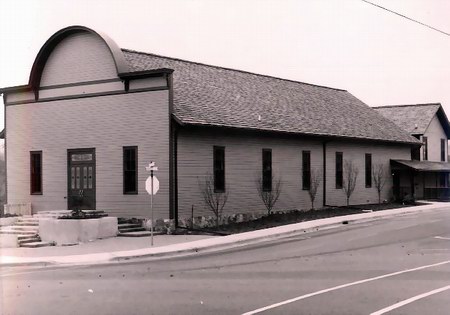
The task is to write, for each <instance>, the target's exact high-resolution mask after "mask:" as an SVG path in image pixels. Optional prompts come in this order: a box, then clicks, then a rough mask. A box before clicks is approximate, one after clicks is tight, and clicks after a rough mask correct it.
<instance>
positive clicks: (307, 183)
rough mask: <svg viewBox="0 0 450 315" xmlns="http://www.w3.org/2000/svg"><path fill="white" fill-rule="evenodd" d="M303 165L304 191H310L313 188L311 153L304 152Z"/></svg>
mask: <svg viewBox="0 0 450 315" xmlns="http://www.w3.org/2000/svg"><path fill="white" fill-rule="evenodd" d="M302 164H303V169H302V172H303V174H302V175H303V181H302V182H303V190H309V189H310V188H311V152H310V151H303V152H302Z"/></svg>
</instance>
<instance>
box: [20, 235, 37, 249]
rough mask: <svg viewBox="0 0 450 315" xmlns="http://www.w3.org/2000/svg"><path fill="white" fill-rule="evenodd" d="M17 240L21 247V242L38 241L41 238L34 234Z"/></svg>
mask: <svg viewBox="0 0 450 315" xmlns="http://www.w3.org/2000/svg"><path fill="white" fill-rule="evenodd" d="M18 241H19V246H20V247H22V245H23V244H28V243H36V242H40V241H41V238H40V237H39V236H34V237H29V238H22V239H20V240H18Z"/></svg>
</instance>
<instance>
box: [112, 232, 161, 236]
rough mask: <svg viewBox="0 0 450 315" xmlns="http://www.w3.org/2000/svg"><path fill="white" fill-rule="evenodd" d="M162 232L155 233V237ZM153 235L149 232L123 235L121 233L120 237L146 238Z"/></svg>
mask: <svg viewBox="0 0 450 315" xmlns="http://www.w3.org/2000/svg"><path fill="white" fill-rule="evenodd" d="M161 234H162V233H161V232H154V233H153V235H161ZM150 235H151V233H150V232H149V231H139V232H126V233H122V232H119V235H118V236H121V237H144V236H150Z"/></svg>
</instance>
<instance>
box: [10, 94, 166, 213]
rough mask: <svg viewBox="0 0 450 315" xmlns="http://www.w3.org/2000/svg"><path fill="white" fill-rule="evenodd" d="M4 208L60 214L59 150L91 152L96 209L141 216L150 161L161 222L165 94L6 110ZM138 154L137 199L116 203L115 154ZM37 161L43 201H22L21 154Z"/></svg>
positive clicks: (25, 174)
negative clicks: (35, 154) (133, 150)
mask: <svg viewBox="0 0 450 315" xmlns="http://www.w3.org/2000/svg"><path fill="white" fill-rule="evenodd" d="M6 122H7V126H6V127H7V129H8V150H7V154H8V157H7V158H8V165H7V167H8V203H12V204H14V203H23V202H31V203H32V205H33V211H34V212H36V211H41V210H55V209H67V199H65V198H64V197H66V196H67V149H77V148H95V149H96V167H97V170H96V175H97V183H96V184H97V192H96V195H97V209H100V210H105V211H107V212H109V213H110V214H116V215H121V216H147V217H148V216H149V204H150V199H149V196H148V194H147V192H146V191H145V187H144V183H145V180H146V178H147V176H148V173H147V172H146V171H145V165H147V164H148V163H149V162H150V160H154V161H155V162H156V163H157V165H158V167H159V170H160V171H159V172H158V173H157V176H158V179H159V180H160V186H161V188H160V191H159V193H158V195H157V197H156V198H155V216H157V217H163V218H166V217H168V215H169V123H168V91H167V90H164V91H153V92H142V93H132V94H121V95H113V96H102V97H93V98H84V99H74V100H62V101H53V102H42V103H35V104H27V105H14V106H7V107H6ZM123 146H138V147H139V156H138V162H139V165H138V174H139V179H138V181H139V184H138V185H139V194H138V195H123V183H122V182H123V180H122V172H123V171H122V165H123V164H122V163H123V162H122V147H123ZM33 150H41V151H42V153H43V195H42V196H30V175H29V173H30V165H29V164H30V162H29V154H30V153H29V152H30V151H33Z"/></svg>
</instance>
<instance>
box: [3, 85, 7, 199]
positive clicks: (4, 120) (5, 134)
mask: <svg viewBox="0 0 450 315" xmlns="http://www.w3.org/2000/svg"><path fill="white" fill-rule="evenodd" d="M3 110H4V111H3V114H4V115H3V116H4V117H3V125H4V126H5V133H4V135H3V136H4V139H3V140H4V143H5V145H4V148H5V152H4V154H5V155H4V157H5V204H6V205H7V204H8V154H7V153H8V152H7V150H8V149H7V145H6V143H7V139H6V138H7V133H8V131H7V130H6V93H3Z"/></svg>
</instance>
